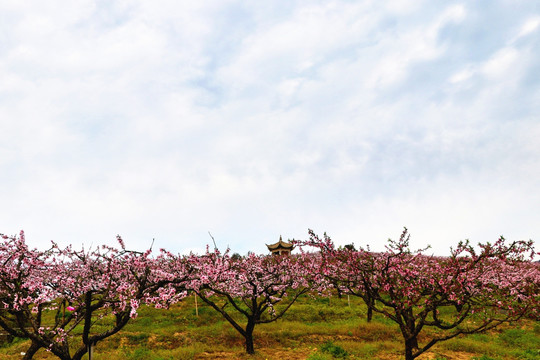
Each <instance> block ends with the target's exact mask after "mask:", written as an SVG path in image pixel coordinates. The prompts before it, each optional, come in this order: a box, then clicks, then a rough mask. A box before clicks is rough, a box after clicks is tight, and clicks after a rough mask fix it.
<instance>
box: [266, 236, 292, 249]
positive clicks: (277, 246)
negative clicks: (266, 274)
mask: <svg viewBox="0 0 540 360" xmlns="http://www.w3.org/2000/svg"><path fill="white" fill-rule="evenodd" d="M266 247H268V250H270V251H272V250H277V249H286V250H292V249H293V248H294V245H293V244H291V243H288V242H285V241H283V239H282V238H281V236H280V237H279V241H278V242H277V243H275V244H270V245H268V244H266Z"/></svg>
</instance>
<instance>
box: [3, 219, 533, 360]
mask: <svg viewBox="0 0 540 360" xmlns="http://www.w3.org/2000/svg"><path fill="white" fill-rule="evenodd" d="M117 240H118V244H119V246H118V247H111V246H101V247H99V248H97V249H93V250H84V249H82V250H75V249H73V248H72V247H71V246H70V247H67V248H60V247H59V246H57V245H56V244H54V243H53V244H52V246H51V247H50V248H49V249H48V250H45V251H40V250H37V249H30V248H29V247H28V246H27V244H26V242H25V237H24V233H23V232H21V233H20V234H19V236H5V235H2V241H1V243H0V327H2V328H3V330H4V331H5V332H7V333H8V334H10V335H11V336H13V337H20V338H26V339H29V340H30V345H29V347H28V349H27V351H26V352H25V355H24V359H32V358H33V356H34V354H35V353H36V352H37V351H38V350H39V349H42V348H44V349H46V350H48V351H51V352H52V353H53V354H55V355H56V356H57V357H58V358H59V359H62V360H80V359H82V357H83V356H84V355H85V354H87V353H88V352H89V351H91V349H92V347H93V346H95V344H97V343H98V342H99V341H101V340H103V339H105V338H107V337H110V336H112V335H114V334H116V333H117V332H118V331H120V330H121V329H122V328H123V327H124V326H125V325H126V324H127V323H128V322H129V320H130V319H132V318H135V317H136V316H137V310H138V308H139V307H140V306H141V304H148V305H151V306H155V307H156V308H163V309H167V308H168V307H169V305H171V304H173V303H175V302H178V301H181V300H182V299H183V298H185V297H186V296H187V295H189V294H190V293H195V294H197V296H198V297H199V298H200V299H202V301H204V302H205V303H207V304H208V305H209V306H211V307H212V308H213V309H214V310H216V311H217V312H219V313H220V314H221V315H222V316H223V317H224V318H225V319H226V320H227V321H228V322H229V323H230V324H231V325H232V326H233V327H234V328H235V329H236V330H237V331H238V333H239V334H241V335H242V336H243V338H244V339H245V345H246V351H247V352H248V353H254V339H253V330H254V329H255V327H256V326H257V325H259V324H263V323H268V322H272V321H276V320H277V319H279V318H280V317H282V316H283V315H284V314H285V313H286V311H287V310H288V309H289V308H290V307H291V306H293V304H294V302H295V300H296V299H297V298H298V296H300V295H302V294H306V293H309V294H313V295H316V296H321V295H329V294H335V293H338V294H347V295H351V296H358V297H360V298H362V299H363V300H364V302H365V303H366V305H367V308H368V314H367V319H366V320H367V321H370V320H371V316H372V314H373V312H377V313H380V314H383V315H384V316H386V317H387V318H389V319H391V320H392V321H394V322H395V323H397V324H398V325H399V329H400V332H401V335H402V337H403V342H404V358H405V359H406V360H412V359H414V358H416V357H418V356H419V355H420V354H422V353H424V352H425V351H426V350H428V349H429V348H431V347H432V346H433V345H434V344H436V343H437V342H440V341H444V340H448V339H451V338H453V337H456V336H459V335H462V334H471V333H476V332H482V331H486V330H489V329H492V328H494V327H496V326H498V325H500V324H502V323H504V322H509V321H516V320H519V319H520V318H522V317H529V318H533V319H539V318H540V314H539V309H540V267H539V265H538V263H534V262H532V260H531V259H532V256H533V255H534V249H533V244H532V242H531V241H529V242H525V241H517V242H512V243H508V242H507V241H506V240H505V239H504V238H500V239H498V240H497V241H496V242H495V243H493V244H490V243H487V244H480V245H478V246H477V247H473V246H472V245H471V244H469V243H468V242H461V243H459V244H457V246H456V247H455V248H454V249H452V250H451V253H450V255H449V256H447V257H436V256H428V255H425V254H424V253H423V251H418V252H412V251H411V250H410V249H409V236H408V234H407V230H406V229H405V231H404V232H403V234H402V235H401V237H400V238H399V240H396V241H392V240H389V243H388V245H387V248H386V251H385V252H380V253H376V252H372V251H369V249H359V250H355V249H351V248H336V247H335V246H334V244H333V242H332V240H331V239H330V238H329V237H328V236H326V234H325V235H324V237H323V238H319V237H318V236H317V235H316V234H314V233H313V232H312V231H310V232H309V239H308V240H306V241H296V242H295V244H296V245H297V247H298V248H299V249H300V254H298V255H292V256H263V255H255V254H249V255H247V256H245V257H240V258H238V257H235V256H230V254H229V252H228V251H226V252H225V253H220V252H219V251H218V250H217V249H216V250H214V251H209V250H207V252H206V254H204V255H194V254H191V255H188V256H180V255H175V254H172V253H170V252H168V251H165V250H161V251H160V252H159V253H158V254H156V255H154V254H153V253H152V251H151V250H148V251H146V252H144V253H142V252H135V251H129V250H127V249H126V247H125V245H124V242H123V240H122V239H121V238H120V237H117ZM310 249H311V251H307V250H310ZM313 249H316V251H313ZM239 314H240V315H241V316H238V315H239ZM103 318H105V319H113V320H112V321H101V322H99V321H97V320H99V319H103ZM239 318H241V319H243V321H239V320H238V319H239ZM96 323H100V325H99V326H96ZM103 324H108V327H104V325H103ZM425 327H434V328H438V329H440V331H437V332H429V335H427V334H426V333H425V332H422V330H423V329H424V328H425ZM420 334H422V336H421V338H422V339H423V341H422V343H419V340H418V339H419V335H420ZM433 334H436V335H433Z"/></svg>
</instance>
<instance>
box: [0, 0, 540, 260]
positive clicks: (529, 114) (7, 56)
mask: <svg viewBox="0 0 540 360" xmlns="http://www.w3.org/2000/svg"><path fill="white" fill-rule="evenodd" d="M0 136H1V141H0V171H1V178H0V199H1V202H2V206H1V208H0V232H2V233H5V234H16V233H18V231H19V230H21V229H24V230H25V232H26V235H27V239H28V241H29V242H30V243H31V244H33V245H35V246H47V244H48V242H49V240H51V239H54V240H56V241H57V242H59V243H61V244H68V243H73V244H75V245H77V246H79V245H81V244H85V245H89V244H94V245H96V244H102V243H111V242H114V238H115V235H116V234H120V235H122V236H123V237H124V239H125V242H126V244H127V246H128V247H131V248H136V249H144V248H146V247H148V246H149V245H150V243H151V241H152V238H155V239H156V240H155V241H156V245H155V246H157V247H165V248H167V249H169V250H171V251H173V252H188V251H190V250H198V249H204V247H205V246H206V244H211V243H212V239H211V238H210V235H209V233H208V232H210V233H211V234H212V235H213V236H214V238H215V239H216V242H217V244H218V246H220V247H221V248H225V247H227V246H230V248H231V249H232V251H233V252H239V253H241V254H243V253H246V252H248V251H255V252H257V253H263V252H265V251H266V248H265V246H264V244H265V243H272V242H275V241H277V240H278V239H279V236H280V235H282V236H283V238H285V239H287V238H297V239H304V238H306V237H307V230H308V228H312V229H314V230H315V231H316V232H317V233H319V234H322V233H323V232H325V231H326V232H327V233H328V234H329V235H330V236H331V237H332V238H333V239H334V240H335V242H336V243H338V244H348V243H352V242H354V243H355V244H357V245H363V246H365V245H367V244H369V245H370V246H371V247H372V248H374V249H382V247H383V245H384V243H385V241H386V239H387V238H389V237H391V238H397V237H399V234H400V233H401V230H402V228H403V227H404V226H407V227H408V228H409V230H410V232H411V234H412V237H411V240H412V245H413V247H414V248H419V247H423V246H425V245H427V244H431V245H432V252H434V253H437V254H447V253H448V249H449V247H450V246H452V245H454V244H456V243H457V242H458V241H459V240H463V239H467V238H468V239H470V240H471V241H473V242H482V241H494V240H496V239H497V237H498V236H499V235H501V234H502V235H504V236H505V237H506V238H507V239H509V240H517V239H533V240H535V241H536V242H537V244H540V242H539V241H538V239H540V4H539V3H538V2H534V1H513V0H512V1H510V0H508V1H503V0H494V1H474V2H472V1H469V2H463V3H459V2H449V1H434V0H424V1H422V0H412V1H405V0H395V1H360V0H358V1H328V0H326V1H300V0H298V1H295V0H287V1H266V0H261V1H234V0H231V1H227V0H218V1H172V0H171V1H145V0H141V1H127V0H119V1H101V0H94V1H90V0H70V1H45V2H15V1H7V0H0Z"/></svg>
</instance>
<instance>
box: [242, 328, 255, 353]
mask: <svg viewBox="0 0 540 360" xmlns="http://www.w3.org/2000/svg"><path fill="white" fill-rule="evenodd" d="M254 329H255V322H253V321H251V319H250V320H248V323H247V326H246V332H245V335H244V338H245V339H246V352H247V353H248V354H250V355H253V354H255V347H254V346H253V330H254Z"/></svg>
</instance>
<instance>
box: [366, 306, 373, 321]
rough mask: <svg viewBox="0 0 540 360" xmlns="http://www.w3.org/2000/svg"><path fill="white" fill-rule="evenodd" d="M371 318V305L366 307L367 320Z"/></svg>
mask: <svg viewBox="0 0 540 360" xmlns="http://www.w3.org/2000/svg"><path fill="white" fill-rule="evenodd" d="M371 319H373V309H372V308H371V306H368V308H367V322H371Z"/></svg>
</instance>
